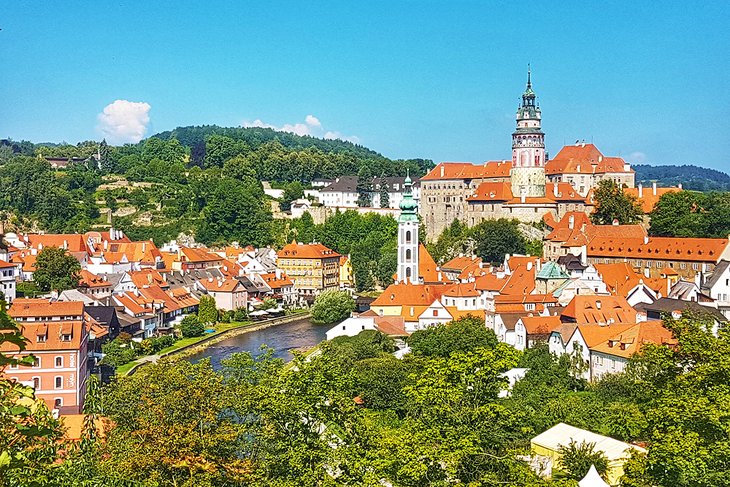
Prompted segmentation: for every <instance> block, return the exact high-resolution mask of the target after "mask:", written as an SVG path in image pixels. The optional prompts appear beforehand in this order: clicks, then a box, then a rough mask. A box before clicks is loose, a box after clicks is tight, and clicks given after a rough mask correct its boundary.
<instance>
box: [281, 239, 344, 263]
mask: <svg viewBox="0 0 730 487" xmlns="http://www.w3.org/2000/svg"><path fill="white" fill-rule="evenodd" d="M278 256H279V258H280V259H281V258H290V259H328V258H332V257H337V259H338V262H339V258H340V254H338V253H337V252H335V251H334V250H332V249H330V248H327V247H325V246H324V245H322V244H320V243H311V244H303V243H296V242H292V243H290V244H287V245H285V246H284V248H283V249H281V250H280V251H279V254H278Z"/></svg>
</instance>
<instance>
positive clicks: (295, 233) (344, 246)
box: [279, 210, 398, 291]
mask: <svg viewBox="0 0 730 487" xmlns="http://www.w3.org/2000/svg"><path fill="white" fill-rule="evenodd" d="M397 231H398V223H397V222H396V221H395V219H394V218H393V217H390V216H382V215H377V214H374V213H367V214H364V215H361V214H359V213H358V212H357V211H354V210H347V211H345V212H340V211H337V212H336V213H335V214H334V215H332V216H331V217H329V218H328V219H327V220H326V221H325V222H324V223H322V224H319V225H315V224H314V221H313V220H312V217H311V215H310V214H309V213H305V214H304V215H303V216H302V217H301V218H297V219H295V220H292V221H291V222H289V225H288V227H287V228H285V229H282V230H281V231H280V234H281V235H282V236H284V237H285V238H283V239H282V240H283V241H282V242H280V243H279V245H284V243H286V242H291V241H292V240H297V241H299V242H304V243H309V242H321V243H322V244H324V245H326V246H327V247H329V248H331V249H333V250H335V251H336V252H339V253H340V254H342V255H349V256H350V257H351V259H352V267H353V270H354V274H355V285H356V287H357V290H358V291H362V290H366V289H373V288H374V287H375V286H376V285H379V286H381V287H386V286H388V285H389V284H392V282H393V275H394V274H395V272H396V267H397V261H398V254H397V252H396V248H397V246H398V237H397Z"/></svg>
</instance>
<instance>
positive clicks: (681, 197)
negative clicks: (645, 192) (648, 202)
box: [649, 191, 730, 238]
mask: <svg viewBox="0 0 730 487" xmlns="http://www.w3.org/2000/svg"><path fill="white" fill-rule="evenodd" d="M650 216H651V226H650V227H649V234H650V235H654V236H661V237H706V238H727V236H728V235H729V234H730V193H697V192H693V191H678V192H674V193H665V194H663V195H662V196H661V197H660V198H659V201H658V202H657V203H656V204H655V205H654V210H653V211H652V212H651V213H650Z"/></svg>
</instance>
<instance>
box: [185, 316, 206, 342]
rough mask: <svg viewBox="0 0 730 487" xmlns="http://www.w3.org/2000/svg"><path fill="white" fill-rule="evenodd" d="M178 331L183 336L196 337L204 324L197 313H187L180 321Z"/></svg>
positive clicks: (203, 327)
mask: <svg viewBox="0 0 730 487" xmlns="http://www.w3.org/2000/svg"><path fill="white" fill-rule="evenodd" d="M179 326H180V333H181V334H182V336H183V337H184V338H190V337H198V336H200V335H202V334H203V332H204V331H205V326H204V325H203V323H201V322H200V320H199V319H198V317H197V315H187V316H186V317H185V318H183V319H182V321H181V322H180V325H179Z"/></svg>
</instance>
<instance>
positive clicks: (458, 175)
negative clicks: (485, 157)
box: [421, 161, 512, 181]
mask: <svg viewBox="0 0 730 487" xmlns="http://www.w3.org/2000/svg"><path fill="white" fill-rule="evenodd" d="M511 169H512V161H488V162H485V163H484V164H472V163H471V162H441V163H439V164H438V165H437V166H436V167H434V168H433V169H431V171H429V173H428V174H426V175H425V176H423V177H422V178H421V181H432V180H434V181H438V180H458V179H480V178H483V179H488V178H508V177H509V175H510V170H511Z"/></svg>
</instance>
